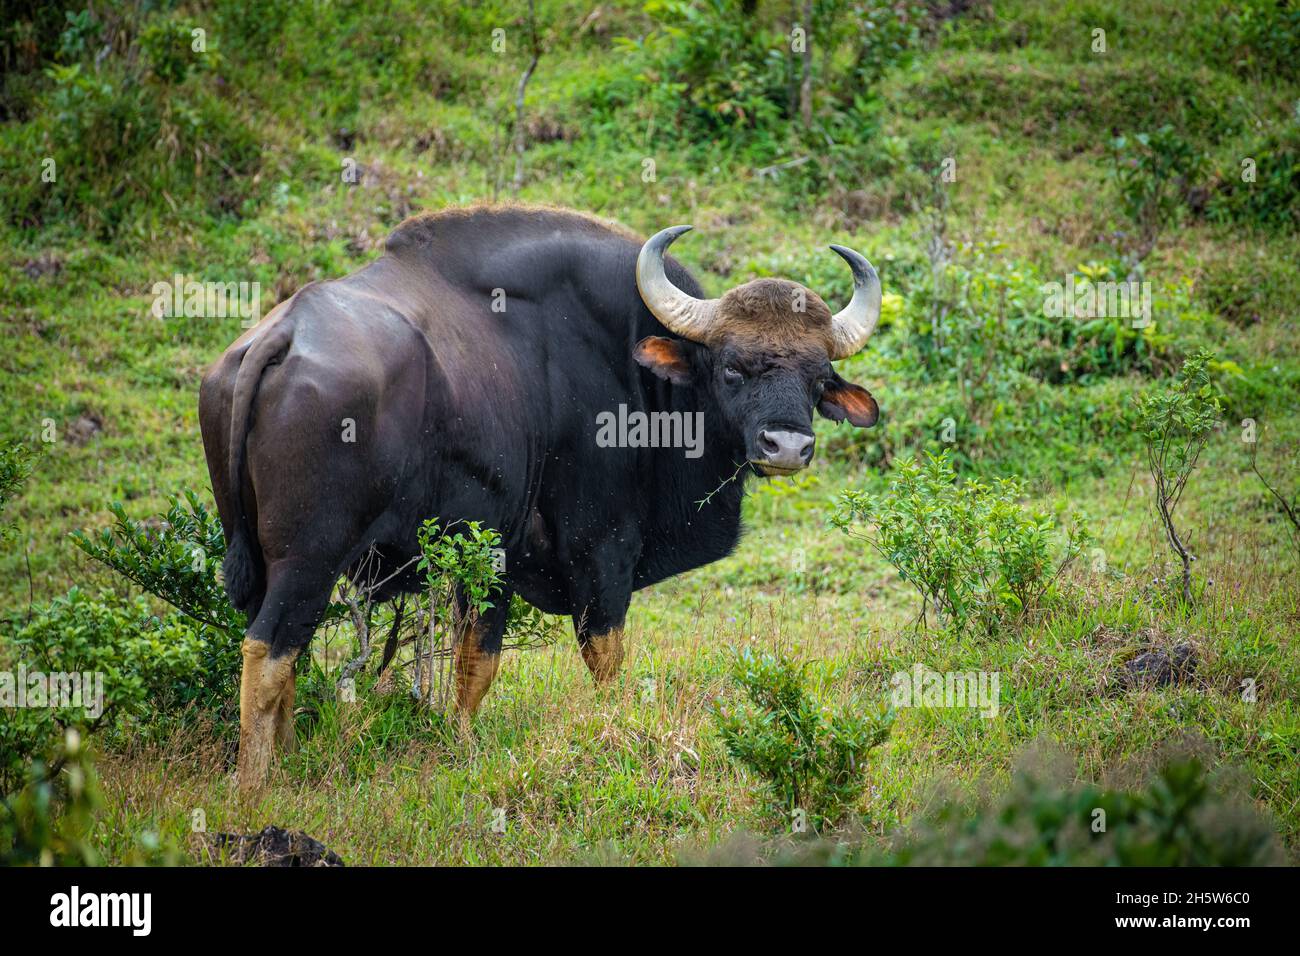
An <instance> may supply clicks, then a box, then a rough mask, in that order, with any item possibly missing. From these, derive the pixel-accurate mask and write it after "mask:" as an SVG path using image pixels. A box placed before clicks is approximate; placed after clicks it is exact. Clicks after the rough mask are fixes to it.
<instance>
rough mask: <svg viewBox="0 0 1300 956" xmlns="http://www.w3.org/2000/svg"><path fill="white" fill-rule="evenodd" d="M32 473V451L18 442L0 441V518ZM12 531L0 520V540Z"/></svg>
mask: <svg viewBox="0 0 1300 956" xmlns="http://www.w3.org/2000/svg"><path fill="white" fill-rule="evenodd" d="M31 473H32V453H31V452H30V451H28V449H27V447H26V446H25V445H23V444H22V443H20V442H16V441H5V442H0V519H3V518H4V512H5V508H6V507H8V505H9V502H10V501H12V500H13V499H14V497H15V496H17V494H18V489H19V488H21V487H22V486H23V482H25V481H26V480H27V478H28V476H29V475H31ZM12 533H13V528H12V527H10V526H8V525H6V524H4V523H3V520H0V541H3V540H4V539H5V538H6V537H8V536H9V535H10V534H12Z"/></svg>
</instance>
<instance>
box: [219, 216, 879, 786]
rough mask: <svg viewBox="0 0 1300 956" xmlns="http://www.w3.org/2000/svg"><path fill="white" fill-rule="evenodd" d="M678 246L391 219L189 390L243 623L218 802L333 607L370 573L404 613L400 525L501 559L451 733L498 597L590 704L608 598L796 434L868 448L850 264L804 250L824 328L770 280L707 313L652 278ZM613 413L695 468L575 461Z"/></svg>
mask: <svg viewBox="0 0 1300 956" xmlns="http://www.w3.org/2000/svg"><path fill="white" fill-rule="evenodd" d="M689 228H690V227H689V226H675V227H673V228H670V229H665V230H663V231H662V232H660V233H658V234H657V235H655V236H654V237H653V238H651V239H650V240H649V241H647V242H644V243H642V242H641V241H639V240H638V239H636V238H635V237H633V236H631V235H628V234H626V233H624V232H621V231H619V230H617V229H615V228H613V227H611V226H609V225H606V224H604V223H601V222H598V221H596V220H594V219H592V218H589V217H586V216H583V215H580V214H577V213H573V212H568V211H563V210H556V209H535V208H524V207H518V206H507V207H478V208H473V209H458V210H449V211H444V212H441V213H437V214H431V215H425V216H420V217H416V218H413V219H409V220H407V221H406V222H404V223H402V224H401V225H400V226H399V227H398V228H397V229H396V230H395V231H394V232H393V233H392V235H391V236H390V237H389V238H388V240H387V243H386V246H385V251H384V254H383V255H382V256H381V257H380V258H379V259H377V260H376V261H374V262H372V263H371V264H369V265H367V266H366V267H365V268H363V269H361V270H360V271H358V272H356V273H354V274H352V275H350V276H347V277H345V278H341V279H336V280H332V281H326V282H315V283H311V284H309V285H306V286H304V287H303V288H302V289H300V290H299V291H298V292H297V293H295V294H294V295H293V296H292V297H291V298H289V299H288V300H286V301H285V302H283V303H281V304H280V305H278V306H277V307H276V308H275V309H274V310H272V312H271V313H270V314H269V315H268V316H267V317H266V318H265V319H264V320H263V321H262V322H260V323H259V324H258V325H256V326H255V327H253V328H252V329H250V330H249V331H247V332H246V333H245V334H244V335H242V336H241V337H240V338H239V339H238V340H237V341H236V342H235V343H234V344H232V345H231V346H230V347H229V348H228V349H227V350H226V352H225V353H224V354H223V355H222V356H221V358H220V359H218V360H217V362H216V363H215V364H214V365H213V366H212V367H211V368H210V369H209V370H208V372H207V373H206V374H205V376H204V378H203V382H202V386H201V389H200V395H199V418H200V425H201V429H202V434H203V446H204V452H205V455H206V459H207V465H208V471H209V473H210V476H211V479H212V488H213V492H214V495H215V498H216V503H217V508H218V512H219V515H220V518H221V523H222V529H223V531H224V534H225V539H226V544H227V552H226V558H225V563H224V566H223V574H224V581H225V587H226V590H227V593H228V594H229V596H230V600H231V602H232V603H233V604H234V605H235V606H236V607H237V608H239V609H240V610H242V611H244V612H245V613H246V615H247V617H248V620H249V622H250V623H249V625H248V630H247V632H246V635H245V637H244V640H243V644H242V653H243V670H242V673H241V680H240V691H239V707H240V712H239V718H240V740H239V757H238V765H237V779H238V781H239V784H240V786H241V787H243V788H245V789H248V788H256V787H258V786H260V785H261V784H262V783H263V782H264V780H265V778H266V776H267V773H268V771H269V767H270V763H271V759H272V754H273V751H274V749H275V748H276V746H277V745H288V744H291V743H292V741H293V739H294V731H293V706H294V662H295V659H296V658H297V657H298V656H299V655H300V654H301V653H302V651H303V650H304V649H305V648H306V647H307V646H308V644H309V642H310V640H311V638H312V634H313V631H314V630H315V628H316V627H317V625H318V624H319V623H320V620H321V618H322V616H323V614H324V612H325V609H326V607H327V606H328V602H329V599H330V594H331V592H332V590H333V586H334V584H335V582H337V581H338V580H339V578H340V577H341V576H342V575H351V576H353V577H355V576H356V575H357V574H358V573H359V567H360V565H361V564H362V563H363V561H364V562H367V563H368V568H367V573H369V574H371V575H374V574H375V565H374V562H375V561H376V560H378V561H379V562H380V566H381V568H382V569H387V571H388V573H383V571H381V572H380V573H379V574H378V578H379V579H383V578H389V580H388V581H387V583H386V584H385V585H384V589H383V593H382V594H379V595H376V597H377V598H378V599H381V600H383V599H388V598H391V597H394V596H396V595H397V594H398V593H399V592H407V591H414V590H417V589H418V588H419V586H420V581H419V580H418V577H417V575H416V574H415V572H414V570H413V569H412V565H411V561H410V559H411V558H412V557H413V556H414V555H416V554H417V553H418V545H417V531H418V529H419V527H420V526H421V524H422V522H423V521H424V520H425V519H428V518H435V519H437V520H438V522H439V524H440V526H441V527H444V528H445V527H451V526H454V525H455V524H456V523H457V522H459V521H461V520H476V521H479V522H481V523H482V524H483V525H485V526H487V527H491V528H494V529H496V530H497V531H499V533H500V535H501V545H502V548H503V550H504V552H505V555H504V557H505V562H504V569H505V570H504V574H503V580H502V591H501V593H500V594H498V595H497V597H496V598H495V599H494V606H493V607H492V608H491V609H488V610H487V611H485V612H484V613H482V614H479V615H469V614H468V612H467V610H466V607H465V604H464V602H463V598H458V599H457V601H456V605H457V608H458V609H459V614H460V615H461V616H462V622H463V624H464V627H463V630H462V636H461V637H460V638H459V640H458V641H457V643H456V646H455V649H454V669H455V707H456V709H457V711H458V713H459V715H460V719H461V720H462V721H467V720H468V719H469V717H470V716H472V715H473V714H474V712H475V710H476V709H477V708H478V707H479V704H480V702H481V701H482V699H483V696H484V694H485V693H486V692H487V690H488V687H489V685H490V684H491V683H492V680H493V677H494V676H495V674H496V671H497V664H498V661H499V657H500V652H501V645H502V637H503V633H504V630H505V625H506V612H507V609H508V607H509V602H510V598H511V596H512V595H514V594H518V595H519V596H520V597H522V598H523V599H524V600H525V601H527V602H528V603H529V604H531V605H533V606H535V607H537V608H539V609H541V610H542V611H545V612H547V613H551V614H561V615H570V616H571V617H572V618H573V622H574V631H575V634H576V636H577V643H578V647H579V649H580V651H581V655H582V659H583V660H584V661H585V662H586V665H587V667H588V668H589V669H590V671H591V673H592V675H593V677H594V678H595V680H596V681H597V682H599V683H604V682H608V681H611V680H613V679H614V677H615V676H616V674H617V673H618V670H619V667H620V664H621V662H622V658H623V639H622V632H623V624H624V619H625V616H626V614H627V610H628V606H629V603H630V601H631V596H632V593H633V592H634V591H636V590H638V589H640V588H644V587H646V586H648V585H651V584H654V583H656V582H658V581H662V580H664V579H665V578H668V577H671V576H672V575H676V574H680V573H682V572H684V571H688V570H690V569H692V568H696V567H699V566H701V565H704V564H707V563H709V562H711V561H716V560H718V559H719V558H722V557H724V556H725V555H727V554H729V553H730V552H731V551H732V550H733V549H734V548H735V546H736V543H737V540H738V539H739V536H740V533H741V518H740V515H741V499H742V496H743V494H744V480H745V477H746V475H754V476H763V475H769V476H770V475H789V474H793V473H795V472H797V471H799V470H800V469H802V468H804V467H805V466H806V465H807V464H808V463H809V461H810V460H811V459H812V456H813V447H814V435H813V428H812V415H813V412H814V410H816V411H817V412H819V413H820V414H822V415H823V416H825V417H827V418H829V419H831V420H833V421H848V422H850V423H851V424H853V425H855V426H858V427H869V426H871V425H872V424H874V423H875V421H876V419H877V416H878V409H877V406H876V402H875V400H874V399H873V398H872V397H871V395H870V394H869V393H868V392H867V391H866V390H865V389H863V388H861V387H860V386H857V385H854V384H851V383H849V382H847V381H845V380H844V379H843V378H841V377H840V376H839V375H838V374H837V373H836V371H835V369H834V367H833V366H832V364H831V363H832V362H833V361H835V360H838V359H843V358H845V357H847V356H850V355H852V354H854V353H855V352H857V351H858V350H859V349H861V348H862V347H863V345H864V344H865V342H866V341H867V338H868V336H870V335H871V333H872V331H873V329H874V328H875V325H876V322H877V320H878V318H879V315H880V302H881V292H880V282H879V280H878V278H877V276H876V273H875V270H874V269H873V268H872V267H871V264H870V263H869V262H868V261H867V260H866V259H865V258H863V257H862V256H861V255H859V254H858V253H856V252H853V251H852V250H850V249H847V248H844V247H842V246H832V247H831V248H832V249H833V250H834V251H835V252H836V253H838V254H839V255H840V256H841V257H842V258H843V259H845V260H846V261H847V263H848V265H849V267H850V268H851V270H852V273H853V295H852V299H851V301H850V302H849V303H848V305H847V306H845V307H844V309H843V310H841V311H840V312H837V313H832V312H831V310H830V308H828V307H827V305H826V303H825V302H824V301H823V300H822V299H821V298H820V297H819V296H818V295H817V294H816V293H815V292H813V291H812V290H810V289H807V288H804V287H803V286H801V285H798V284H797V283H794V282H790V281H786V280H782V279H771V278H764V279H757V280H754V281H752V282H747V283H745V284H744V285H741V286H739V287H737V288H734V289H732V290H730V291H728V292H727V293H726V294H725V295H723V296H722V297H721V298H716V299H710V298H705V297H704V293H703V291H702V290H701V288H700V286H699V284H698V283H697V282H696V281H695V279H694V278H692V276H691V275H690V274H689V273H688V272H687V271H686V269H684V268H683V267H682V266H681V265H680V264H678V263H677V262H676V261H674V260H672V259H671V258H666V257H665V252H666V250H667V248H668V246H669V245H670V244H671V243H672V242H673V241H674V240H675V239H676V238H678V237H679V236H680V235H681V234H682V233H684V232H686V231H687V230H688V229H689ZM623 406H626V410H627V414H631V413H633V412H640V413H644V414H649V415H653V414H655V413H669V414H672V413H681V414H682V416H684V417H686V416H689V417H691V418H692V420H695V421H698V422H699V423H700V425H701V428H702V441H700V442H699V443H698V447H694V448H693V449H691V451H690V452H689V453H683V451H682V450H681V449H674V448H665V447H653V445H647V444H646V443H636V442H610V441H609V440H605V441H601V442H597V440H596V439H597V431H598V428H597V419H598V417H599V416H601V415H602V413H605V414H606V416H608V414H609V413H614V412H616V411H618V410H620V409H621V408H622V407H623ZM654 444H659V443H654ZM733 479H734V480H733ZM705 499H707V504H706V505H704V506H699V505H697V502H700V501H702V500H705Z"/></svg>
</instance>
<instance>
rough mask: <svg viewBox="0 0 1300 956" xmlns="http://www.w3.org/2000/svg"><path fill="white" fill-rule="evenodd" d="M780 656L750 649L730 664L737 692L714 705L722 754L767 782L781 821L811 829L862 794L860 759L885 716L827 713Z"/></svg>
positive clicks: (851, 707)
mask: <svg viewBox="0 0 1300 956" xmlns="http://www.w3.org/2000/svg"><path fill="white" fill-rule="evenodd" d="M806 667H807V665H803V666H799V665H796V664H794V663H793V662H791V661H789V660H787V659H786V658H784V657H777V656H774V655H771V654H754V653H752V652H751V651H749V650H745V651H744V652H743V653H741V654H739V655H737V657H736V659H735V660H734V661H733V662H732V667H731V679H732V682H733V683H734V684H735V686H736V687H737V688H738V689H739V690H740V691H741V692H742V694H743V695H744V696H743V698H742V699H740V700H738V701H733V702H731V703H718V702H715V703H714V710H713V716H714V720H715V722H716V723H717V727H718V730H719V732H720V733H721V735H722V742H723V745H724V746H725V747H726V751H727V754H728V756H730V757H731V759H733V760H735V761H737V762H738V763H740V764H741V765H742V766H743V767H745V768H746V769H747V770H749V771H750V772H752V773H754V774H756V775H758V776H759V777H760V778H761V779H762V780H763V782H764V783H765V784H766V785H767V787H768V789H769V791H770V794H771V797H772V800H773V804H774V807H775V808H776V809H778V810H779V811H780V812H781V813H782V814H783V815H784V816H785V818H786V819H791V817H794V819H795V825H796V827H797V826H798V821H799V819H800V816H799V814H801V813H802V814H804V815H806V820H807V822H808V823H809V824H811V826H812V828H813V829H814V830H821V829H823V828H824V827H825V826H827V825H831V824H834V823H836V822H838V821H839V820H840V819H841V818H842V817H843V815H844V813H845V812H846V811H847V810H848V809H849V807H850V806H851V805H852V804H853V802H854V801H855V800H856V799H857V798H858V797H859V796H860V795H861V793H862V789H863V777H864V776H865V774H866V769H867V757H868V756H869V754H870V753H871V751H872V750H873V749H875V748H876V747H878V746H879V745H880V744H882V743H884V741H885V740H886V739H887V738H888V736H889V726H890V723H891V720H892V715H890V714H889V713H887V712H885V711H883V710H882V709H881V708H878V707H871V706H870V705H864V704H862V703H861V702H857V701H852V702H850V703H848V704H846V705H844V706H843V707H841V709H840V710H838V711H836V712H834V713H829V712H827V710H826V709H825V708H824V707H823V706H822V705H821V704H820V703H819V702H818V701H817V700H816V699H815V698H814V697H813V696H812V695H811V694H810V693H809V691H808V689H807V686H806V685H807V678H806V676H805V673H804V672H805V670H806Z"/></svg>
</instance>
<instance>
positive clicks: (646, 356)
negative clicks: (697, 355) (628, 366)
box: [632, 335, 691, 385]
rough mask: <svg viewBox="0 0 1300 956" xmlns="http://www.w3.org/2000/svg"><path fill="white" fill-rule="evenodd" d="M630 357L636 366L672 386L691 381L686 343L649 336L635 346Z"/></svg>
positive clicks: (689, 359)
mask: <svg viewBox="0 0 1300 956" xmlns="http://www.w3.org/2000/svg"><path fill="white" fill-rule="evenodd" d="M632 357H633V358H635V359H636V361H637V364H638V365H642V366H644V367H645V368H648V369H649V370H650V371H652V372H654V373H655V374H656V375H658V376H659V377H660V378H663V379H667V380H668V381H670V382H672V383H673V384H674V385H686V384H689V383H690V381H691V356H690V353H689V352H687V351H686V343H685V342H682V341H681V340H679V339H666V338H663V337H662V336H659V335H651V336H649V337H647V338H644V339H642V340H641V341H640V342H638V343H637V344H636V348H635V349H633V351H632Z"/></svg>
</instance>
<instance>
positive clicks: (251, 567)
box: [221, 525, 261, 620]
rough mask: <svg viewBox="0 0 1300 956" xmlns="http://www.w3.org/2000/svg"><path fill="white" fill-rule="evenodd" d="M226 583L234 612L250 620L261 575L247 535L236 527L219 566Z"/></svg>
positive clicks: (259, 586) (259, 587)
mask: <svg viewBox="0 0 1300 956" xmlns="http://www.w3.org/2000/svg"><path fill="white" fill-rule="evenodd" d="M221 571H222V576H223V577H224V578H225V581H226V594H227V595H228V596H229V598H230V603H231V604H232V605H234V607H235V609H236V610H239V611H243V612H244V614H246V615H248V617H249V619H250V620H251V619H252V617H253V604H254V603H255V600H256V598H257V595H258V592H259V591H260V590H261V574H260V572H259V571H258V567H257V562H256V561H255V560H254V559H253V551H252V548H250V547H249V546H248V534H247V533H246V532H245V531H244V529H243V527H241V526H238V525H237V526H236V527H235V531H234V534H233V536H232V537H231V540H230V544H229V545H227V547H226V560H225V562H224V563H223V564H222V565H221Z"/></svg>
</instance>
